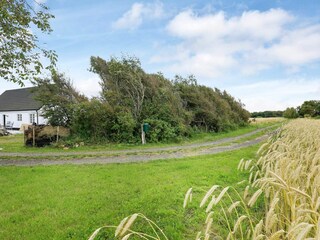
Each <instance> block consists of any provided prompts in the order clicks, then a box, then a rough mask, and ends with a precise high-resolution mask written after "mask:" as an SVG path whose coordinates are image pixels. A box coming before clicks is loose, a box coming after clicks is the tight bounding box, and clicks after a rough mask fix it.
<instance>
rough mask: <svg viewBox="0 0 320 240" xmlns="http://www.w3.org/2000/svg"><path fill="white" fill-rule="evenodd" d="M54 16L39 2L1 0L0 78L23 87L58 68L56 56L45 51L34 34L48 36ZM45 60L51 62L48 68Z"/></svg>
mask: <svg viewBox="0 0 320 240" xmlns="http://www.w3.org/2000/svg"><path fill="white" fill-rule="evenodd" d="M34 4H37V6H36V7H35V5H34ZM53 17H54V16H53V15H52V14H50V13H49V12H48V7H46V6H45V5H43V4H40V3H37V1H31V0H30V1H28V0H0V78H3V79H5V80H7V81H11V82H16V83H18V84H20V85H21V86H23V85H24V81H26V80H29V81H31V82H34V79H35V78H36V77H38V76H39V74H40V73H41V71H42V70H43V69H44V68H46V69H52V68H53V67H54V66H55V63H56V61H57V55H56V53H55V52H54V51H52V50H46V49H45V48H43V47H42V46H41V45H40V43H39V40H38V36H37V35H36V34H35V32H37V31H40V32H42V33H45V34H49V33H50V32H51V31H52V29H51V27H50V24H49V20H50V19H52V18H53ZM42 58H46V59H48V60H49V64H48V65H47V66H44V65H43V63H42V61H41V60H42Z"/></svg>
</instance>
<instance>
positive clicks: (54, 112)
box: [36, 72, 88, 127]
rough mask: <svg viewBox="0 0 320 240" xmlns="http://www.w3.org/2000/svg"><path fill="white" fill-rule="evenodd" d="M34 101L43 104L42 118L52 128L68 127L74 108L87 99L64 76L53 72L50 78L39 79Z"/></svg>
mask: <svg viewBox="0 0 320 240" xmlns="http://www.w3.org/2000/svg"><path fill="white" fill-rule="evenodd" d="M36 96H37V97H36V99H37V100H39V101H40V102H42V103H43V105H44V106H43V116H44V117H45V118H47V119H48V121H49V123H50V124H51V125H53V126H65V127H70V125H71V123H72V118H73V117H74V111H75V106H76V105H77V104H79V103H81V102H85V101H88V99H87V98H86V97H85V96H84V95H83V94H81V93H79V92H78V91H77V90H76V89H75V88H74V87H73V85H72V81H71V80H70V79H69V78H67V77H66V76H65V75H64V74H61V73H56V72H53V74H52V77H51V78H46V79H39V80H38V88H37V95H36Z"/></svg>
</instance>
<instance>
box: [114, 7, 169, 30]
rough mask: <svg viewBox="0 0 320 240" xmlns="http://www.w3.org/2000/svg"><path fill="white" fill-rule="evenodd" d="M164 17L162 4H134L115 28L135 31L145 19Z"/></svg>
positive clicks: (116, 23) (115, 24)
mask: <svg viewBox="0 0 320 240" xmlns="http://www.w3.org/2000/svg"><path fill="white" fill-rule="evenodd" d="M162 16H163V4H162V3H161V2H158V1H157V2H154V3H152V4H143V3H134V4H133V5H132V6H131V8H130V10H129V11H127V12H125V13H124V14H123V15H122V17H121V18H119V19H118V20H117V21H115V22H114V23H113V27H114V28H116V29H129V30H133V29H136V28H137V27H139V26H140V25H141V24H142V22H143V21H144V20H145V19H157V18H161V17H162Z"/></svg>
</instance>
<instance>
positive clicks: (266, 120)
mask: <svg viewBox="0 0 320 240" xmlns="http://www.w3.org/2000/svg"><path fill="white" fill-rule="evenodd" d="M249 121H250V124H252V125H259V124H266V123H280V122H285V121H286V119H285V118H283V117H270V118H250V119H249Z"/></svg>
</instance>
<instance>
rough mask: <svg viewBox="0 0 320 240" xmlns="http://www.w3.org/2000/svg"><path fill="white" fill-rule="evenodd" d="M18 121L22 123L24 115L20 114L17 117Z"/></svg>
mask: <svg viewBox="0 0 320 240" xmlns="http://www.w3.org/2000/svg"><path fill="white" fill-rule="evenodd" d="M17 120H18V121H20V122H21V121H22V114H18V115H17Z"/></svg>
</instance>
